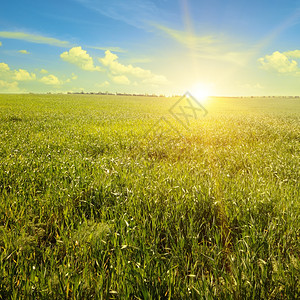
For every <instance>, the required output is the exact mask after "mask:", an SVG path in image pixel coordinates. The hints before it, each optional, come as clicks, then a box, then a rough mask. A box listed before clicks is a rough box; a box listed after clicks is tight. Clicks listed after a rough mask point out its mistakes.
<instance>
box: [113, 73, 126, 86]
mask: <svg viewBox="0 0 300 300" xmlns="http://www.w3.org/2000/svg"><path fill="white" fill-rule="evenodd" d="M111 79H112V81H113V82H114V83H116V84H124V85H128V84H130V80H129V79H128V78H127V77H126V76H125V75H118V76H111Z"/></svg>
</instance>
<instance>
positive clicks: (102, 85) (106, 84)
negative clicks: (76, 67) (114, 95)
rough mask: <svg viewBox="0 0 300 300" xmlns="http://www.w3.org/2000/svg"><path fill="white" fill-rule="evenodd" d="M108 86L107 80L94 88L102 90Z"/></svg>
mask: <svg viewBox="0 0 300 300" xmlns="http://www.w3.org/2000/svg"><path fill="white" fill-rule="evenodd" d="M109 85H110V83H109V82H108V81H107V80H105V81H104V82H102V83H100V84H97V85H96V86H97V87H99V88H103V87H107V86H109Z"/></svg>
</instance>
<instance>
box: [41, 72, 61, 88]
mask: <svg viewBox="0 0 300 300" xmlns="http://www.w3.org/2000/svg"><path fill="white" fill-rule="evenodd" d="M40 82H42V83H44V84H47V85H61V84H63V82H62V81H60V80H59V79H58V78H57V77H56V76H54V75H52V74H50V75H47V76H44V77H42V78H41V79H40Z"/></svg>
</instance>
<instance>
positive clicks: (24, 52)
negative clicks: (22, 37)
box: [18, 50, 30, 54]
mask: <svg viewBox="0 0 300 300" xmlns="http://www.w3.org/2000/svg"><path fill="white" fill-rule="evenodd" d="M18 52H19V53H22V54H30V52H28V51H27V50H19V51H18Z"/></svg>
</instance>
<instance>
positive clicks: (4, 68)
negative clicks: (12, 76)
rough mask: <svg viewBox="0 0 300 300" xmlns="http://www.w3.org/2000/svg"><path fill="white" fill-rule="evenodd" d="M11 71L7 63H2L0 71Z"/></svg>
mask: <svg viewBox="0 0 300 300" xmlns="http://www.w3.org/2000/svg"><path fill="white" fill-rule="evenodd" d="M8 71H10V68H9V66H8V64H6V63H0V72H1V73H2V72H8Z"/></svg>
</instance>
